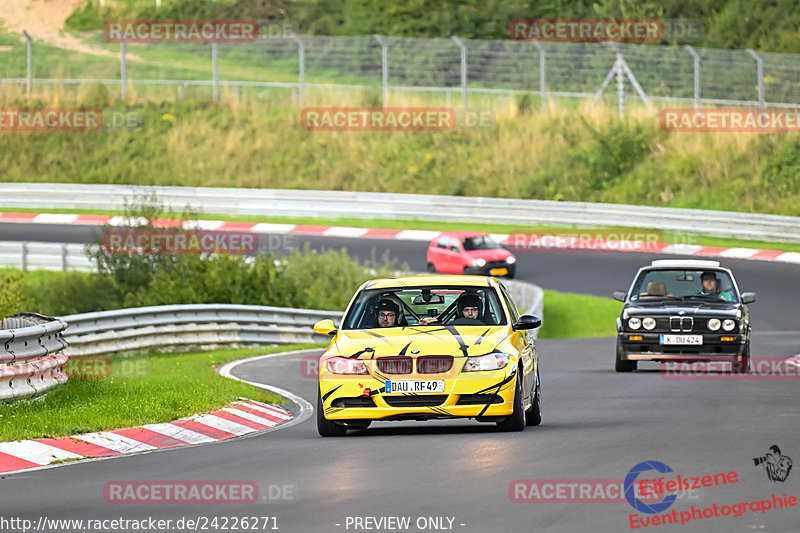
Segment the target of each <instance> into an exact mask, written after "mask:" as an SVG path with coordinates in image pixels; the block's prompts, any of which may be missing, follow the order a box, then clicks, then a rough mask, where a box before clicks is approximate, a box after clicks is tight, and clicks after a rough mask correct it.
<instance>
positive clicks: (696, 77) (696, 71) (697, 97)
mask: <svg viewBox="0 0 800 533" xmlns="http://www.w3.org/2000/svg"><path fill="white" fill-rule="evenodd" d="M686 49H687V50H688V51H689V53H690V54H692V58H693V59H694V105H695V107H697V108H700V107H702V104H701V103H700V56H699V55H697V52H695V51H694V48H692V47H691V46H690V45H688V44H687V45H686Z"/></svg>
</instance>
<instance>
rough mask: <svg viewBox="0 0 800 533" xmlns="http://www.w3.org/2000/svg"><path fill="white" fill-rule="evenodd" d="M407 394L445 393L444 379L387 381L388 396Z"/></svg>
mask: <svg viewBox="0 0 800 533" xmlns="http://www.w3.org/2000/svg"><path fill="white" fill-rule="evenodd" d="M405 392H444V380H443V379H403V380H398V381H389V380H387V381H386V393H387V394H401V393H405Z"/></svg>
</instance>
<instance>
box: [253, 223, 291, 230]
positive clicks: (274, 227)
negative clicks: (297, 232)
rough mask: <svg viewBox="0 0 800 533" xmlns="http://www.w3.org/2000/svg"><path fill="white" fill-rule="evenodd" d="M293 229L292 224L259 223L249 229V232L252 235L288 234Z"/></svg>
mask: <svg viewBox="0 0 800 533" xmlns="http://www.w3.org/2000/svg"><path fill="white" fill-rule="evenodd" d="M294 228H295V225H294V224H268V223H266V222H261V223H259V224H256V225H255V226H253V227H252V228H250V231H252V232H253V233H289V232H290V231H292V230H293V229H294Z"/></svg>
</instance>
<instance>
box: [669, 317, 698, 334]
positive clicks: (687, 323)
mask: <svg viewBox="0 0 800 533" xmlns="http://www.w3.org/2000/svg"><path fill="white" fill-rule="evenodd" d="M693 328H694V318H692V317H690V316H671V317H669V329H670V331H681V332H686V331H692V329H693Z"/></svg>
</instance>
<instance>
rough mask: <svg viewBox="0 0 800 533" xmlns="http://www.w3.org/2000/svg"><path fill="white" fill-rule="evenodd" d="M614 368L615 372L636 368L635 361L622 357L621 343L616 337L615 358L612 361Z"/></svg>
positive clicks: (630, 370) (629, 370)
mask: <svg viewBox="0 0 800 533" xmlns="http://www.w3.org/2000/svg"><path fill="white" fill-rule="evenodd" d="M614 370H616V371H617V372H633V371H634V370H636V361H627V360H625V359H623V358H622V345H621V344H620V342H619V339H617V359H616V361H615V362H614Z"/></svg>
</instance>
